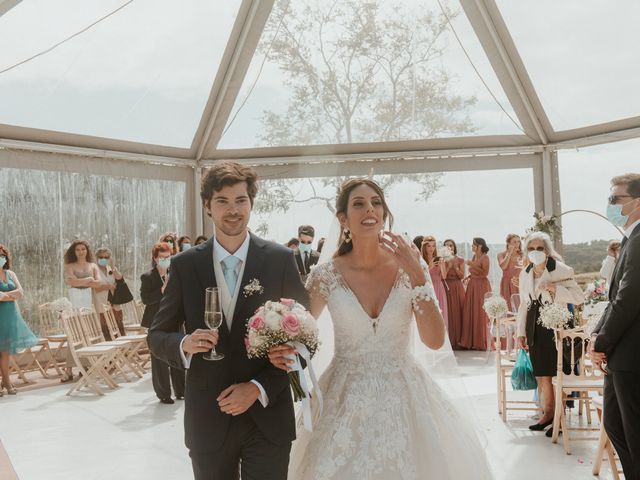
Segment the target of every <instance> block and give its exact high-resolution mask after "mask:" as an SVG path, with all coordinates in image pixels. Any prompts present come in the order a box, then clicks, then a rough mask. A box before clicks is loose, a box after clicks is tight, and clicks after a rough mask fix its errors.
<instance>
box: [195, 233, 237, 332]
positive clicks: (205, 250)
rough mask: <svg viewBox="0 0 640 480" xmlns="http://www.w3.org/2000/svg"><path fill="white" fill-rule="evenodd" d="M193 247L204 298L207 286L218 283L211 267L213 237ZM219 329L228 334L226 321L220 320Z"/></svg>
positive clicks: (215, 285)
mask: <svg viewBox="0 0 640 480" xmlns="http://www.w3.org/2000/svg"><path fill="white" fill-rule="evenodd" d="M195 248H196V257H195V262H196V272H197V274H198V280H199V281H200V287H201V290H202V296H203V298H204V296H205V294H204V291H205V290H206V289H207V288H209V287H217V286H218V283H217V282H216V273H215V271H214V269H213V237H211V238H210V239H209V240H207V241H206V242H205V243H201V244H200V245H198V246H197V247H195ZM221 329H222V331H223V332H225V333H226V334H229V329H228V327H227V323H226V322H222V326H221Z"/></svg>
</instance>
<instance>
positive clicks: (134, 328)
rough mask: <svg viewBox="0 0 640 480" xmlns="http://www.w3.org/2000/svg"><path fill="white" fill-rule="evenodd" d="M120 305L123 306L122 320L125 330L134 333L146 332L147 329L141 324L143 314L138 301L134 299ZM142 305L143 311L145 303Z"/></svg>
mask: <svg viewBox="0 0 640 480" xmlns="http://www.w3.org/2000/svg"><path fill="white" fill-rule="evenodd" d="M120 307H122V315H123V320H122V321H123V323H124V329H125V331H126V332H127V333H132V334H136V333H140V334H141V333H144V332H145V330H146V329H145V328H144V327H143V326H142V325H140V322H141V321H142V314H141V313H140V311H139V308H138V303H137V302H133V301H132V302H129V303H125V304H123V305H120ZM142 307H143V310H142V312H144V305H142Z"/></svg>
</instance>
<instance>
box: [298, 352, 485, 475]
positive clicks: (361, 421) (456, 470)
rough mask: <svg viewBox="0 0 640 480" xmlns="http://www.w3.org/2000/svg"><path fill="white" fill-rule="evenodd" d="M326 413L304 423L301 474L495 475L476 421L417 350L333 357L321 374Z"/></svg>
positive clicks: (300, 443) (300, 433)
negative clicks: (307, 426) (309, 423)
mask: <svg viewBox="0 0 640 480" xmlns="http://www.w3.org/2000/svg"><path fill="white" fill-rule="evenodd" d="M320 386H321V390H322V392H323V396H324V399H325V403H324V412H323V414H322V416H321V417H320V418H319V419H318V421H317V423H316V425H315V427H314V431H313V432H311V433H310V432H308V431H306V430H304V429H303V428H302V425H301V422H300V421H299V422H298V439H297V440H296V441H295V442H294V444H293V449H292V452H291V462H290V468H289V478H291V479H295V480H329V479H333V480H344V479H366V480H390V479H394V480H396V479H397V480H418V479H420V480H423V479H438V480H446V479H451V480H465V479H474V480H483V479H490V478H492V475H491V472H490V469H489V466H488V462H487V459H486V456H485V454H484V450H483V447H482V445H481V444H480V442H479V440H478V438H477V436H476V434H475V431H474V430H473V427H472V425H471V424H470V423H468V422H467V421H466V419H464V418H463V417H462V416H460V415H459V413H458V411H457V410H456V409H455V408H454V406H453V404H452V401H451V400H450V399H449V398H448V397H447V396H446V394H445V393H444V392H443V391H442V389H441V388H440V387H439V386H438V385H437V384H436V382H435V381H433V379H431V377H430V376H429V375H428V374H427V373H426V372H425V370H424V369H423V368H422V367H420V366H419V365H418V363H417V362H416V360H415V359H414V357H413V356H411V355H407V356H404V357H402V356H398V355H396V356H395V357H391V356H390V355H389V354H386V355H384V356H381V357H378V358H370V357H367V358H364V359H361V360H354V359H344V358H343V359H340V358H334V359H333V360H332V362H331V364H330V365H329V367H328V368H327V370H326V371H325V373H324V374H323V375H322V377H321V379H320Z"/></svg>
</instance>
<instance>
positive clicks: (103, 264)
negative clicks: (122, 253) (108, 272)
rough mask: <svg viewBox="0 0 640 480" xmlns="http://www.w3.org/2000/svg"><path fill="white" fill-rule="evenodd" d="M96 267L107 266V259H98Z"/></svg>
mask: <svg viewBox="0 0 640 480" xmlns="http://www.w3.org/2000/svg"><path fill="white" fill-rule="evenodd" d="M98 265H100V266H101V267H106V266H107V265H109V259H108V258H99V259H98Z"/></svg>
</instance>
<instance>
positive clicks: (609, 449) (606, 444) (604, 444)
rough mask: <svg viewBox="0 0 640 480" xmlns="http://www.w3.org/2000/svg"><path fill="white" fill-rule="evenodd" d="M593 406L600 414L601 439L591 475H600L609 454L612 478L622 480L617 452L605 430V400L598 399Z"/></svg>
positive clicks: (594, 400) (595, 399)
mask: <svg viewBox="0 0 640 480" xmlns="http://www.w3.org/2000/svg"><path fill="white" fill-rule="evenodd" d="M593 405H594V407H596V411H597V412H598V416H599V417H600V438H599V441H598V451H597V452H596V458H595V459H594V462H593V470H592V471H591V473H593V474H594V475H600V469H601V468H602V456H603V455H604V453H605V452H606V453H607V460H608V461H609V467H611V476H613V478H614V480H620V474H621V473H622V469H618V464H617V463H616V457H617V456H616V451H615V449H614V448H613V444H612V443H611V440H609V436H608V435H607V432H606V431H605V429H604V420H603V413H604V412H603V408H602V407H603V398H602V397H596V398H594V399H593Z"/></svg>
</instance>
